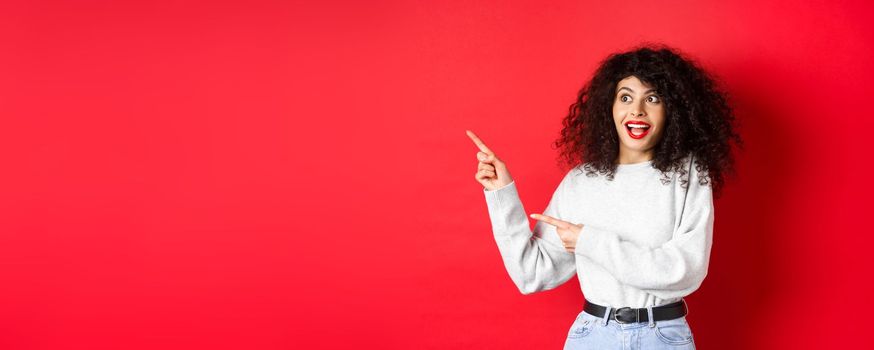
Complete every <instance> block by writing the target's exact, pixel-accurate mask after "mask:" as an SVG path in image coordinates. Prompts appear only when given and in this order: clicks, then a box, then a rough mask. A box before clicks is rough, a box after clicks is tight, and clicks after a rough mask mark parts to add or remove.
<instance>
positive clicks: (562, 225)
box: [530, 214, 570, 228]
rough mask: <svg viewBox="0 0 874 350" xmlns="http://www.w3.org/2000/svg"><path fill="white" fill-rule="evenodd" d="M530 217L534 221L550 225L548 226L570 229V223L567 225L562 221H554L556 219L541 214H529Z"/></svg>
mask: <svg viewBox="0 0 874 350" xmlns="http://www.w3.org/2000/svg"><path fill="white" fill-rule="evenodd" d="M530 216H531V217H532V218H534V219H535V220H540V221H543V222H545V223H547V224H550V225H552V226H555V227H558V228H569V227H570V223H568V222H567V221H562V220H559V219H556V218H554V217H551V216H546V215H542V214H531V215H530Z"/></svg>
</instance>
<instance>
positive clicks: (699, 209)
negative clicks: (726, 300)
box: [574, 171, 714, 299]
mask: <svg viewBox="0 0 874 350" xmlns="http://www.w3.org/2000/svg"><path fill="white" fill-rule="evenodd" d="M713 220H714V206H713V196H712V190H711V187H710V186H706V185H705V186H702V185H699V184H698V178H697V172H696V171H693V175H692V176H690V180H689V189H688V193H687V196H686V200H685V203H684V209H683V214H682V217H681V219H680V225H679V227H678V229H677V231H676V232H674V233H673V238H672V239H671V240H670V241H668V242H665V243H664V244H662V245H661V246H658V247H655V248H652V247H647V246H641V245H638V244H636V243H634V242H630V241H626V240H622V239H621V238H620V237H619V235H617V234H616V233H614V232H613V231H611V230H608V229H605V228H601V227H596V226H591V225H584V226H583V229H582V231H580V235H579V237H577V242H576V246H575V248H574V249H575V250H574V254H580V255H583V256H585V257H587V258H589V259H591V260H592V261H594V262H595V263H597V264H599V265H600V266H602V267H603V268H605V269H606V270H607V271H609V272H610V273H611V274H612V275H613V276H614V277H616V279H618V280H619V281H620V282H622V283H624V284H626V285H629V286H633V287H636V288H638V289H641V290H644V291H646V292H648V293H651V294H653V295H655V296H657V297H659V298H662V299H668V298H676V297H682V296H685V295H688V294H690V293H692V292H693V291H695V290H697V289H698V287H700V285H701V283H702V282H703V281H704V277H705V276H707V267H708V265H709V261H710V249H711V245H712V242H713Z"/></svg>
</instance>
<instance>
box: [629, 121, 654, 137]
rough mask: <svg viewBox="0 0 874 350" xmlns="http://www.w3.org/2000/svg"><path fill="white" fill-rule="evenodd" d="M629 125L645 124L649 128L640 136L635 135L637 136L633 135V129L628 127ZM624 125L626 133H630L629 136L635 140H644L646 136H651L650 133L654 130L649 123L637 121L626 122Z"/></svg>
mask: <svg viewBox="0 0 874 350" xmlns="http://www.w3.org/2000/svg"><path fill="white" fill-rule="evenodd" d="M628 124H644V125H646V126H648V127H649V128H647V129H646V130H644V131H643V133H642V134H640V135H635V134H632V133H631V129H630V128H629V127H628ZM622 125H623V126H625V131H626V132H628V136H629V137H631V138H633V139H642V138H644V136H646V135H648V134H649V131H650V130H652V125H650V124H649V123H647V122H642V121H637V120H631V121H627V122H625V123H624V124H622Z"/></svg>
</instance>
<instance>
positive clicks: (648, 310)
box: [646, 305, 655, 328]
mask: <svg viewBox="0 0 874 350" xmlns="http://www.w3.org/2000/svg"><path fill="white" fill-rule="evenodd" d="M646 316H648V317H649V327H650V328H652V327H655V317H653V316H652V305H649V306H647V307H646Z"/></svg>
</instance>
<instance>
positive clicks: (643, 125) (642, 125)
mask: <svg viewBox="0 0 874 350" xmlns="http://www.w3.org/2000/svg"><path fill="white" fill-rule="evenodd" d="M625 125H627V126H628V127H630V128H644V129H645V128H649V125H646V124H625Z"/></svg>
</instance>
